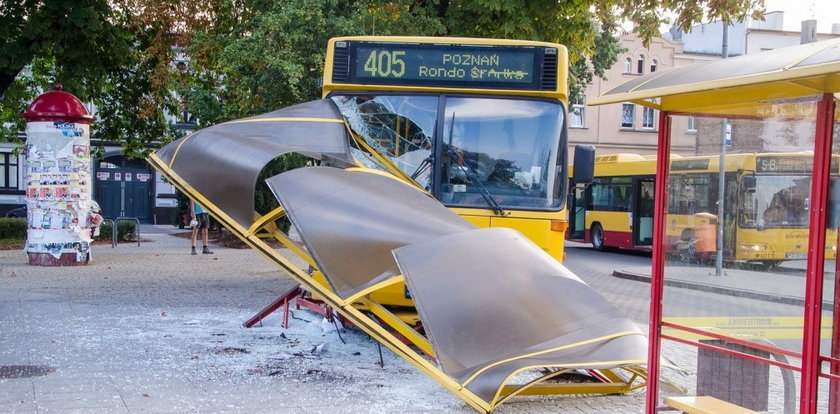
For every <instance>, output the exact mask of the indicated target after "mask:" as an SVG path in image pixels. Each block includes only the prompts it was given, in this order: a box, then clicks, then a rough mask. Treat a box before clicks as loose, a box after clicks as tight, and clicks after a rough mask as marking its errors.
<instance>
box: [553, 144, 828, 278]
mask: <svg viewBox="0 0 840 414" xmlns="http://www.w3.org/2000/svg"><path fill="white" fill-rule="evenodd" d="M838 165H840V162H838V158H837V157H835V158H834V159H833V160H832V165H831V168H832V171H833V172H834V174H837V173H838ZM655 171H656V160H655V159H654V158H646V157H643V156H640V155H636V154H614V155H603V156H598V157H596V158H595V178H594V180H593V183H592V185H590V186H588V187H586V188H583V187H578V188H574V189H573V190H572V195H571V198H573V200H570V204H571V206H570V212H571V213H570V220H569V221H570V223H569V232H568V238H569V239H570V240H576V241H582V242H587V243H592V246H593V247H594V248H595V249H598V250H603V249H605V248H610V247H614V248H626V249H634V250H651V249H652V234H653V205H654V203H653V197H654V192H653V190H654V179H655ZM812 171H813V154H811V153H764V154H729V155H726V157H725V166H724V174H725V175H724V182H725V188H724V190H725V192H724V195H725V196H724V220H723V237H724V240H725V242H724V246H728V247H727V249H726V250H724V251H723V256H724V260H725V261H729V262H734V261H739V262H748V263H755V264H760V265H764V266H775V265H777V264H779V263H781V262H782V261H785V260H801V259H805V257H806V255H807V251H808V225H809V206H810V203H809V199H810V196H811V175H812ZM719 172H720V157H719V156H717V155H715V156H698V157H673V158H671V167H670V179H669V183H668V188H669V200H668V216H667V220H666V223H667V224H666V229H665V232H666V236H667V237H668V239H669V240H668V241H667V242H666V245H668V246H672V247H671V252H670V253H672V254H675V255H678V256H679V257H680V258H682V259H684V260H688V261H693V260H709V259H711V258H713V257H714V256H715V254H716V251H717V225H718V217H717V216H718V214H717V211H718V207H717V206H718V194H719V192H718V185H719V184H718V183H719ZM832 183H833V184H832V185H835V183H836V184H838V185H840V181H838V180H836V178H832ZM835 193H836V192H835ZM830 207H831V208H830V211H829V220H834V221H836V220H838V218H839V217H838V214H836V213H837V211H836V210H837V208H838V207H840V203H838V202H831V203H830ZM834 228H836V226H834ZM829 233H831V234H828V236H827V241H826V244H827V246H828V251H827V252H826V256H827V257H830V258H834V257H835V253H836V232H834V231H831V230H829Z"/></svg>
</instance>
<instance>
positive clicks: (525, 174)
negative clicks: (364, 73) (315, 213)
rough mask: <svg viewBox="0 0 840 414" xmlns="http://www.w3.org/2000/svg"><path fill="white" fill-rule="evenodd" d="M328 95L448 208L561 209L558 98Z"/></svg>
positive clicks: (362, 132) (371, 141)
mask: <svg viewBox="0 0 840 414" xmlns="http://www.w3.org/2000/svg"><path fill="white" fill-rule="evenodd" d="M332 99H333V101H334V102H335V103H336V105H337V106H338V108H339V110H340V111H341V113H342V115H344V116H345V117H346V118H347V121H348V123H349V124H350V126H351V128H352V129H353V131H354V132H355V133H357V134H359V135H360V136H361V137H362V138H363V139H364V140H365V142H366V143H367V144H368V145H369V146H370V147H372V148H374V149H375V150H376V151H377V152H379V153H380V154H385V155H386V156H387V157H388V158H389V160H390V162H392V163H393V164H394V165H396V166H397V167H398V168H400V169H401V170H402V171H404V172H405V173H406V174H407V175H409V176H411V177H412V178H413V179H414V180H415V181H416V182H417V183H418V184H419V185H420V186H421V187H423V188H425V189H426V190H428V191H430V192H432V193H433V194H434V195H435V196H436V197H437V198H438V199H440V200H441V201H442V202H443V203H444V204H446V205H448V206H453V207H455V206H458V207H460V206H463V207H474V208H488V207H489V208H494V205H496V203H498V206H499V207H501V208H502V209H505V208H515V209H523V208H525V209H535V210H547V209H551V210H556V209H559V208H561V207H562V201H563V200H562V194H564V189H563V185H564V184H565V180H556V177H558V173H560V175H559V177H562V176H563V174H565V171H558V169H561V168H562V165H563V164H564V161H565V158H566V154H565V145H561V139H562V138H563V137H562V136H561V131H563V115H564V111H563V106H562V104H560V103H559V102H556V101H554V102H552V101H547V100H539V99H527V98H523V99H509V98H504V99H503V98H492V97H464V96H451V95H449V96H446V95H444V96H437V95H391V94H388V95H371V94H365V95H361V94H357V95H334V96H333V97H332ZM440 126H442V128H440ZM438 128H440V130H439V131H437V133H436V129H438ZM369 162H370V161H369ZM558 164H559V165H558ZM369 166H374V165H369Z"/></svg>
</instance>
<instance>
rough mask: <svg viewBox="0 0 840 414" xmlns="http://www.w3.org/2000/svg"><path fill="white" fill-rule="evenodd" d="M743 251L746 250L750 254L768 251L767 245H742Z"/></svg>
mask: <svg viewBox="0 0 840 414" xmlns="http://www.w3.org/2000/svg"><path fill="white" fill-rule="evenodd" d="M740 248H741V250H746V251H749V252H758V251H762V250H767V245H766V244H742V245H741V246H740Z"/></svg>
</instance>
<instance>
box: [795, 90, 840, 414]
mask: <svg viewBox="0 0 840 414" xmlns="http://www.w3.org/2000/svg"><path fill="white" fill-rule="evenodd" d="M833 117H834V95H833V94H829V93H826V94H823V97H822V100H821V101H820V103H819V104H818V105H817V130H816V139H815V142H814V178H813V182H812V185H811V207H812V208H811V212H810V213H811V217H810V229H811V231H810V237H809V240H808V266H807V268H806V273H805V275H806V280H805V323H804V328H805V329H804V332H803V338H802V388H801V391H800V393H799V395H800V400H799V411H800V412H802V413H813V412H816V409H817V392H818V391H819V374H820V324H821V322H822V294H823V269H824V266H825V225H826V218H825V216H826V205H827V203H828V181H829V168H830V165H831V130H832V124H833V121H832V118H833Z"/></svg>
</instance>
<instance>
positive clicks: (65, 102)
mask: <svg viewBox="0 0 840 414" xmlns="http://www.w3.org/2000/svg"><path fill="white" fill-rule="evenodd" d="M21 116H23V117H24V118H26V122H27V124H26V135H27V140H26V155H27V159H28V168H27V171H26V177H27V186H26V207H27V214H26V221H27V232H26V247H25V251H26V254H27V255H28V256H29V264H31V265H38V266H73V265H78V264H86V263H87V262H88V260H90V245H91V241H92V240H91V237H90V223H89V216H90V212H91V203H92V201H93V199H92V194H91V189H92V187H91V180H90V174H91V160H90V123H91V121H93V119H94V117H93V116H92V115H90V114H89V113H88V111H87V109H86V108H85V107H84V105H83V104H82V102H81V101H80V100H79V99H78V98H76V97H75V96H74V95H72V94H69V93H67V92H63V91H62V90H61V84H58V83H57V84H55V86H54V89H53V90H52V91H49V92H46V93H44V94H42V95H41V96H39V97H37V98H35V100H34V101H33V102H32V104H31V105H29V108H28V110H27V111H26V112H23V113H21Z"/></svg>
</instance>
